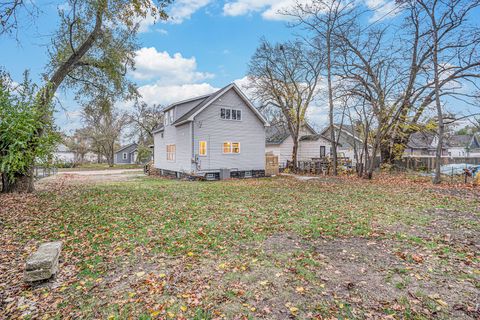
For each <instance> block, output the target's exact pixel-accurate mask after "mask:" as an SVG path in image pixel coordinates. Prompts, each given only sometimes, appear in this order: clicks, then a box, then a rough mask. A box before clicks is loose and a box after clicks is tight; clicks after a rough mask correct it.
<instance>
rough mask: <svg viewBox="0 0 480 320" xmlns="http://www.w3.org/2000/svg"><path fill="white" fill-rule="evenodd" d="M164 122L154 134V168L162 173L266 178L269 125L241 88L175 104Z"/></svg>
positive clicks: (234, 87)
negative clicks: (266, 133) (263, 176)
mask: <svg viewBox="0 0 480 320" xmlns="http://www.w3.org/2000/svg"><path fill="white" fill-rule="evenodd" d="M164 119H165V120H164V124H163V125H162V126H159V127H158V128H156V129H155V130H154V131H153V134H154V167H155V168H157V169H160V171H161V172H162V173H163V174H166V175H176V176H177V177H179V176H181V175H195V176H205V177H206V178H207V179H210V178H218V177H220V173H222V177H225V175H227V176H231V177H249V176H262V175H264V173H265V128H266V127H268V126H269V124H268V122H267V120H266V119H265V118H264V117H263V116H262V114H261V113H260V112H259V111H258V110H257V109H256V108H255V107H254V106H253V104H252V103H251V102H250V101H249V100H248V98H247V97H246V96H245V94H244V93H243V92H242V91H241V90H240V89H239V88H238V87H237V85H235V84H233V83H232V84H230V85H228V86H226V87H224V88H222V89H220V90H218V91H216V92H214V93H212V94H209V95H204V96H200V97H195V98H192V99H188V100H183V101H179V102H176V103H173V104H171V105H170V106H168V107H167V108H165V109H164Z"/></svg>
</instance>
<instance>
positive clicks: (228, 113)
mask: <svg viewBox="0 0 480 320" xmlns="http://www.w3.org/2000/svg"><path fill="white" fill-rule="evenodd" d="M220 119H223V120H235V121H241V120H242V110H238V109H230V108H221V109H220Z"/></svg>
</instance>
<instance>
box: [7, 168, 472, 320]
mask: <svg viewBox="0 0 480 320" xmlns="http://www.w3.org/2000/svg"><path fill="white" fill-rule="evenodd" d="M460 189H461V192H451V191H450V190H460ZM39 190H40V191H39V192H38V193H37V194H35V195H28V196H24V195H22V196H19V195H1V196H0V203H1V205H0V231H1V239H0V241H1V245H0V318H15V317H24V318H42V317H45V318H59V319H60V318H110V319H125V318H139V319H157V318H158V319H164V318H169V319H170V318H171V319H177V318H179V319H216V318H219V319H221V318H226V319H255V318H265V319H288V318H292V319H293V318H298V319H308V318H317V319H330V318H335V319H336V318H341V319H346V318H348V319H357V318H358V319H372V318H385V317H389V318H398V319H404V318H406V319H430V318H438V319H454V318H457V319H477V318H478V317H479V316H480V312H479V302H480V301H479V291H480V260H479V254H478V253H479V249H480V216H479V212H480V200H479V198H478V193H477V192H478V190H475V189H470V188H465V187H457V186H453V187H451V186H449V187H437V188H432V187H431V186H430V185H429V184H428V183H427V182H424V181H413V180H411V179H405V178H399V177H388V178H387V177H382V178H380V179H377V180H375V181H372V182H369V181H362V180H357V179H354V178H322V179H315V180H308V181H302V180H298V179H295V178H292V177H277V178H265V179H250V180H231V181H221V182H187V181H176V180H166V179H159V178H153V177H138V176H135V175H125V177H124V179H121V180H120V179H115V180H113V181H112V180H109V181H106V182H103V183H99V182H98V179H95V183H91V181H90V180H89V178H88V177H79V176H74V175H63V176H58V177H54V178H49V179H47V180H45V181H44V182H43V183H42V185H41V186H40V187H39ZM464 194H467V195H468V196H464ZM459 195H460V196H459ZM53 240H62V241H63V242H64V249H63V252H62V259H61V264H60V272H59V274H58V275H57V277H56V278H55V279H54V280H52V281H50V282H47V283H42V284H36V285H34V286H27V285H25V284H24V283H23V282H22V272H23V264H24V261H25V259H26V257H27V256H28V255H29V254H30V253H31V252H32V251H33V250H34V249H35V248H36V247H37V246H38V244H39V243H41V242H44V241H53Z"/></svg>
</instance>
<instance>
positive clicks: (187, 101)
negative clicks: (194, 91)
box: [163, 93, 212, 111]
mask: <svg viewBox="0 0 480 320" xmlns="http://www.w3.org/2000/svg"><path fill="white" fill-rule="evenodd" d="M210 95H212V94H211V93H209V94H204V95H203V96H198V97H194V98H190V99H185V100H180V101H177V102H174V103H172V104H171V105H169V106H167V107H166V108H165V109H163V111H168V110H170V109H172V108H173V107H176V106H178V105H181V104H185V103H190V102H193V101H196V100H202V99H203V100H204V99H206V98H208V97H209V96H210ZM200 102H201V101H199V102H198V103H200Z"/></svg>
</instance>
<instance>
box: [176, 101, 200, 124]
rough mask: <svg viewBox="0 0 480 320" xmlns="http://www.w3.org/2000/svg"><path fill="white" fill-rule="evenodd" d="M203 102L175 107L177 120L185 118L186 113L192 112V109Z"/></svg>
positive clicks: (193, 102) (191, 102)
mask: <svg viewBox="0 0 480 320" xmlns="http://www.w3.org/2000/svg"><path fill="white" fill-rule="evenodd" d="M202 101H203V100H202ZM202 101H199V100H195V101H190V102H186V103H182V104H180V105H178V106H175V111H174V113H175V120H176V119H178V118H180V117H181V116H183V115H184V114H185V113H187V112H188V111H190V109H192V108H193V107H195V106H196V105H198V104H200V103H201V102H202Z"/></svg>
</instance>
